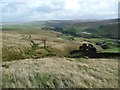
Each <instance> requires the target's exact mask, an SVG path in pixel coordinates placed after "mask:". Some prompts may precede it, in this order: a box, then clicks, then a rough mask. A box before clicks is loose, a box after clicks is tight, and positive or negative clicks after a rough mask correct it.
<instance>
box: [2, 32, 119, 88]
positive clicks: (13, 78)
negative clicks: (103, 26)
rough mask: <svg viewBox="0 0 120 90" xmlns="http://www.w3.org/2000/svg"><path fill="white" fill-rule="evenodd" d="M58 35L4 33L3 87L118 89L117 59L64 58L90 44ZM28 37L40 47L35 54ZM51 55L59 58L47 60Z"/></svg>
mask: <svg viewBox="0 0 120 90" xmlns="http://www.w3.org/2000/svg"><path fill="white" fill-rule="evenodd" d="M57 34H58V33H57V32H53V31H37V30H35V31H27V30H26V31H20V30H18V31H3V34H2V38H3V40H2V43H3V47H2V50H3V53H2V55H3V61H6V62H3V63H2V67H3V68H2V72H3V75H2V76H3V77H2V81H3V83H2V87H5V88H9V87H11V88H23V87H25V88H27V87H29V88H38V87H44V88H47V87H77V88H79V87H80V88H84V87H85V88H90V87H93V88H100V87H102V88H104V87H106V88H110V87H111V88H114V87H116V88H117V87H118V82H117V81H118V65H117V64H118V61H117V59H82V58H81V59H71V58H64V56H65V55H66V54H68V53H69V52H70V51H71V50H75V49H78V48H79V45H81V44H82V43H84V42H85V43H87V41H85V40H84V39H79V40H77V39H76V41H69V40H64V39H61V38H59V37H57ZM29 35H31V36H32V39H33V40H34V41H35V43H37V44H39V45H38V48H37V49H35V50H34V49H33V50H32V49H31V46H30V43H29V41H28V37H29ZM43 38H46V39H47V46H48V48H47V49H48V50H45V49H43V42H41V39H43ZM26 53H27V54H26ZM28 55H29V56H30V55H31V56H32V57H29V56H28ZM49 55H53V56H56V57H53V56H52V57H49V58H46V57H48V56H49ZM34 56H35V57H34ZM36 57H37V58H39V59H35V58H36ZM41 57H42V58H41ZM43 57H44V58H43ZM60 57H62V58H60ZM28 58H29V59H28ZM32 58H34V59H32ZM40 58H41V59H40ZM8 61H11V62H8Z"/></svg>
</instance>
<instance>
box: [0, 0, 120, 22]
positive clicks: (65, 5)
mask: <svg viewBox="0 0 120 90" xmlns="http://www.w3.org/2000/svg"><path fill="white" fill-rule="evenodd" d="M0 13H2V14H1V15H2V17H0V21H2V22H24V21H41V20H71V19H110V18H117V17H118V0H2V3H1V4H0Z"/></svg>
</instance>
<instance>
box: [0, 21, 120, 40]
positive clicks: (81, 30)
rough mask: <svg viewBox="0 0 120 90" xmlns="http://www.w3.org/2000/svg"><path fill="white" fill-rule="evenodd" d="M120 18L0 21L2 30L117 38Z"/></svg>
mask: <svg viewBox="0 0 120 90" xmlns="http://www.w3.org/2000/svg"><path fill="white" fill-rule="evenodd" d="M119 20H120V19H108V20H46V21H32V22H25V23H2V24H3V27H2V30H17V29H22V30H24V29H31V30H34V29H40V30H41V29H42V30H54V31H58V32H62V33H63V34H69V35H72V36H77V37H86V38H101V37H102V38H118V36H117V34H118V32H119V31H118V27H117V26H118V23H119Z"/></svg>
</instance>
